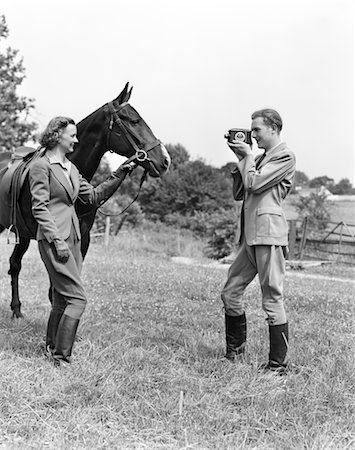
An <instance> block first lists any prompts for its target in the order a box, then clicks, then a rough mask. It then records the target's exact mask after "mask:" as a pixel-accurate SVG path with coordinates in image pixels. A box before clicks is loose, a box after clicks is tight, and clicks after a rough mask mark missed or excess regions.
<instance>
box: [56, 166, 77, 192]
mask: <svg viewBox="0 0 355 450" xmlns="http://www.w3.org/2000/svg"><path fill="white" fill-rule="evenodd" d="M51 171H52V173H53V175H54V176H55V178H56V179H57V180H58V181H59V183H60V184H61V185H62V186H63V187H64V189H65V190H66V191H67V193H68V195H69V197H70V198H73V187H72V186H71V185H70V182H69V180H68V178H67V177H66V176H65V175H64V172H63V168H62V167H61V166H60V165H59V164H51Z"/></svg>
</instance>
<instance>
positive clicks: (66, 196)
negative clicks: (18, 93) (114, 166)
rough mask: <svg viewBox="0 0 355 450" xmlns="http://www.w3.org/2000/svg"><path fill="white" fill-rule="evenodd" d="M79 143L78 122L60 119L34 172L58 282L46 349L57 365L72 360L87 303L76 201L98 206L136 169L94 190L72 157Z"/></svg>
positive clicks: (43, 243)
mask: <svg viewBox="0 0 355 450" xmlns="http://www.w3.org/2000/svg"><path fill="white" fill-rule="evenodd" d="M78 142H79V141H78V138H77V128H76V125H75V122H74V121H73V120H72V119H70V118H67V117H55V118H54V119H52V120H51V121H50V122H49V124H48V125H47V127H46V129H45V131H44V133H43V135H42V138H41V141H40V143H41V145H42V147H43V152H42V154H41V155H40V157H39V158H37V160H36V161H34V163H33V164H32V165H31V167H30V170H29V186H30V193H31V201H32V214H33V217H34V219H35V220H36V222H37V224H38V227H37V233H36V239H37V241H38V248H39V252H40V255H41V258H42V261H43V262H44V265H45V267H46V269H47V272H48V275H49V278H50V281H51V286H52V311H51V313H50V316H49V320H48V326H47V335H46V350H47V353H48V356H49V357H50V359H51V360H52V361H53V363H54V364H55V365H60V364H61V362H66V363H69V362H70V357H71V351H72V347H73V343H74V339H75V335H76V330H77V328H78V325H79V321H80V318H81V316H82V314H83V312H84V309H85V306H86V295H85V290H84V287H83V284H82V281H81V277H80V273H81V268H82V254H81V248H80V237H81V236H80V226H79V219H78V216H77V213H76V211H75V207H74V204H75V201H76V199H80V200H81V201H82V202H83V203H86V204H90V205H92V206H93V207H95V205H100V204H101V203H103V202H104V201H105V200H107V199H108V197H109V196H110V195H112V193H113V192H114V191H115V190H116V189H118V187H119V186H120V184H121V183H122V181H123V180H124V179H125V177H126V175H127V173H128V172H129V171H130V169H131V167H130V166H129V165H122V166H120V167H119V169H118V170H117V171H116V172H114V173H113V174H112V176H111V177H110V178H109V179H108V180H107V181H106V182H104V183H102V184H101V185H99V186H98V187H96V188H94V187H93V186H92V185H91V184H90V183H88V182H87V181H86V180H85V179H84V178H83V177H82V176H81V174H80V173H79V171H78V169H77V168H76V166H75V165H74V164H73V163H72V162H71V161H70V160H69V159H67V155H68V154H70V153H73V152H74V146H75V144H77V143H78Z"/></svg>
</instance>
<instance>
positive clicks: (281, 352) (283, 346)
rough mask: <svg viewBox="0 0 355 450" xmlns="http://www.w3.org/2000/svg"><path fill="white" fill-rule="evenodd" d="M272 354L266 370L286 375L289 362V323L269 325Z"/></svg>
mask: <svg viewBox="0 0 355 450" xmlns="http://www.w3.org/2000/svg"><path fill="white" fill-rule="evenodd" d="M269 337H270V353H269V362H268V364H267V365H266V369H268V370H272V371H274V372H278V373H280V374H284V373H285V372H286V367H287V362H288V355H287V351H288V347H289V345H288V323H283V324H282V325H274V326H271V325H269Z"/></svg>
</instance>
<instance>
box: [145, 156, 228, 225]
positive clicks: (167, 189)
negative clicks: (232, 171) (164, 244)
mask: <svg viewBox="0 0 355 450" xmlns="http://www.w3.org/2000/svg"><path fill="white" fill-rule="evenodd" d="M140 203H141V206H142V210H143V211H144V212H145V213H146V215H147V218H151V219H159V220H161V221H165V218H166V216H167V215H171V214H179V215H181V216H185V217H191V216H193V215H195V214H196V213H197V212H204V213H212V212H215V211H216V210H218V209H231V208H233V205H234V200H233V197H232V178H231V177H230V176H228V177H226V176H225V174H224V173H223V172H222V171H221V170H220V169H217V168H215V167H212V166H209V165H207V164H205V163H204V162H203V161H202V160H195V161H188V162H186V163H185V164H180V165H179V166H178V167H176V168H175V170H174V169H173V170H171V171H169V173H168V174H166V175H164V176H163V177H161V178H160V179H158V180H149V182H147V184H146V185H145V186H144V188H143V189H142V193H141V195H140Z"/></svg>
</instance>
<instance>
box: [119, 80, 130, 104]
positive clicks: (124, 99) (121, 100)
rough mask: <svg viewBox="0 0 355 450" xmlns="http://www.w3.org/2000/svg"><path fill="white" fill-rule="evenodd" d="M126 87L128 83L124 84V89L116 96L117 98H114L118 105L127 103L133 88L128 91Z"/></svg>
mask: <svg viewBox="0 0 355 450" xmlns="http://www.w3.org/2000/svg"><path fill="white" fill-rule="evenodd" d="M128 85H129V82H127V83H126V85H125V87H124V88H123V90H122V92H121V93H120V94H119V95H118V97H117V98H116V100H117V101H118V103H119V104H120V105H121V104H122V103H125V102H128V100H129V98H130V96H131V93H132V89H133V87H131V88H130V89H129V90H128Z"/></svg>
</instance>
